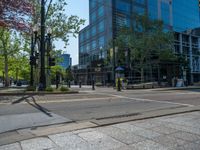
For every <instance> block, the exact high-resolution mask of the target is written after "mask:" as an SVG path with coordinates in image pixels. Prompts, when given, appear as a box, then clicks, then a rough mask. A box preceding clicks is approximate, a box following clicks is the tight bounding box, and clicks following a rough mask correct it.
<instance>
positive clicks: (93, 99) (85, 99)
mask: <svg viewBox="0 0 200 150" xmlns="http://www.w3.org/2000/svg"><path fill="white" fill-rule="evenodd" d="M112 99H117V97H102V98H82V99H60V100H36V102H37V103H38V104H44V103H62V102H81V101H97V100H112ZM29 102H32V100H29ZM10 104H11V103H0V105H10ZM19 104H26V102H25V101H23V102H21V103H19Z"/></svg>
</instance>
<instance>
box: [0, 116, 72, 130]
mask: <svg viewBox="0 0 200 150" xmlns="http://www.w3.org/2000/svg"><path fill="white" fill-rule="evenodd" d="M66 122H72V120H70V119H67V118H64V117H62V116H59V115H56V114H54V113H50V112H48V115H47V114H44V113H42V112H38V113H27V114H16V115H5V116H0V123H1V126H0V133H3V132H7V131H12V130H17V129H23V128H31V127H38V126H45V125H52V124H59V123H66Z"/></svg>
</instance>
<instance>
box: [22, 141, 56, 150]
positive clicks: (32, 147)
mask: <svg viewBox="0 0 200 150" xmlns="http://www.w3.org/2000/svg"><path fill="white" fill-rule="evenodd" d="M20 143H21V146H22V149H23V150H43V149H50V148H53V147H56V145H55V144H54V143H53V142H52V141H51V140H50V139H48V138H36V139H30V140H25V141H22V142H20Z"/></svg>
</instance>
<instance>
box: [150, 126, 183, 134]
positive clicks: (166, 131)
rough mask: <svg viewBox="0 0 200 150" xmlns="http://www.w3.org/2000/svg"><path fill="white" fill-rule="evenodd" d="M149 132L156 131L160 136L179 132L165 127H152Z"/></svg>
mask: <svg viewBox="0 0 200 150" xmlns="http://www.w3.org/2000/svg"><path fill="white" fill-rule="evenodd" d="M151 130H153V131H156V132H158V133H162V134H171V133H175V132H178V131H179V130H177V129H173V128H169V127H166V126H158V127H154V128H151Z"/></svg>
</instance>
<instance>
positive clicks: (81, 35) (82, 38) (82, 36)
mask: <svg viewBox="0 0 200 150" xmlns="http://www.w3.org/2000/svg"><path fill="white" fill-rule="evenodd" d="M83 40H84V32H82V33H81V34H80V42H83Z"/></svg>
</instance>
